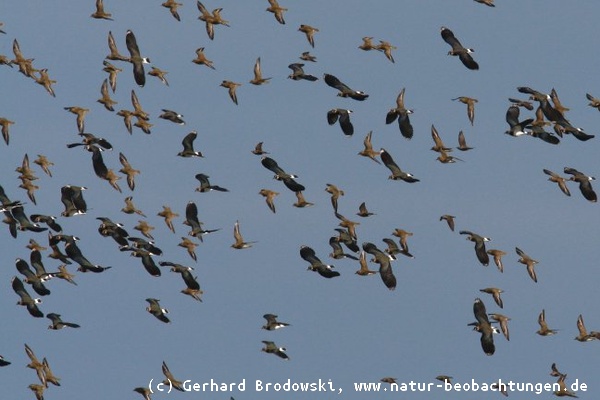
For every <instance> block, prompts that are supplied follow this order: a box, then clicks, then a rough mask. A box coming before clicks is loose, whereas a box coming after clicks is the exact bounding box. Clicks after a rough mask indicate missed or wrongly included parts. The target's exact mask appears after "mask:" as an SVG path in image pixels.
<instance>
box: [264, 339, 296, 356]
mask: <svg viewBox="0 0 600 400" xmlns="http://www.w3.org/2000/svg"><path fill="white" fill-rule="evenodd" d="M262 342H263V343H264V344H265V347H263V348H262V351H264V352H265V353H269V354H275V355H276V356H277V357H280V358H283V359H284V360H289V359H290V358H289V357H288V355H287V354H285V352H286V351H287V350H286V348H285V347H278V346H277V345H276V344H275V342H271V341H269V340H263V341H262Z"/></svg>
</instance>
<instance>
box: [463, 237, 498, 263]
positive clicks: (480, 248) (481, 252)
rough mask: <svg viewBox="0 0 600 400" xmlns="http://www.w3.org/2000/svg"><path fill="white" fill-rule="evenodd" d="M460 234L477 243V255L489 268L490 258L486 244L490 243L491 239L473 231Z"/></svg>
mask: <svg viewBox="0 0 600 400" xmlns="http://www.w3.org/2000/svg"><path fill="white" fill-rule="evenodd" d="M459 233H460V234H461V235H468V236H467V240H470V241H471V242H474V243H475V255H477V259H478V260H479V262H480V263H481V264H482V265H484V266H486V267H487V266H488V264H489V263H490V256H489V255H488V253H487V251H486V249H485V242H489V241H490V240H491V239H490V238H488V237H484V236H481V235H478V234H476V233H473V232H471V231H460V232H459Z"/></svg>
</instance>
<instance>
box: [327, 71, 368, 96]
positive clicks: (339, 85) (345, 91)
mask: <svg viewBox="0 0 600 400" xmlns="http://www.w3.org/2000/svg"><path fill="white" fill-rule="evenodd" d="M323 79H324V80H325V83H326V84H327V85H328V86H331V87H332V88H334V89H337V90H339V93H338V96H339V97H350V98H351V99H354V100H358V101H363V100H365V99H366V98H368V97H369V95H368V94H366V93H365V92H362V91H360V90H354V89H351V88H350V87H349V86H348V85H346V84H345V83H343V82H342V81H340V80H339V79H338V78H337V77H335V76H333V75H331V74H324V75H323Z"/></svg>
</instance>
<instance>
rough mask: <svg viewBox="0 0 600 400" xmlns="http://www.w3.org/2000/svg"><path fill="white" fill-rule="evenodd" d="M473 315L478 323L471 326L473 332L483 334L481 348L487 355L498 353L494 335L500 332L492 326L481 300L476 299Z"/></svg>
mask: <svg viewBox="0 0 600 400" xmlns="http://www.w3.org/2000/svg"><path fill="white" fill-rule="evenodd" d="M473 314H474V315H475V319H476V320H477V322H474V323H471V324H469V325H472V326H474V328H473V330H475V331H477V332H479V333H481V348H482V349H483V352H484V353H485V354H486V355H488V356H491V355H492V354H494V352H495V351H496V346H495V345H494V333H497V332H498V330H497V329H496V328H495V327H493V326H492V325H491V324H490V320H489V319H488V315H487V312H486V310H485V304H483V302H482V301H481V299H479V298H477V299H475V302H474V303H473Z"/></svg>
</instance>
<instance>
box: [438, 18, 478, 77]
mask: <svg viewBox="0 0 600 400" xmlns="http://www.w3.org/2000/svg"><path fill="white" fill-rule="evenodd" d="M440 33H441V35H442V39H444V42H446V43H448V44H449V45H450V46H452V50H450V51H449V52H448V55H450V56H458V58H459V59H460V61H461V62H462V63H463V64H464V66H465V67H467V68H468V69H471V70H478V69H479V64H477V62H476V61H475V60H474V59H473V57H472V56H471V53H473V52H474V50H473V49H468V48H465V47H463V45H462V44H460V42H459V41H458V39H457V38H456V37H455V36H454V33H453V32H452V31H451V30H450V29H448V28H446V27H444V26H442V28H441V32H440Z"/></svg>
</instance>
